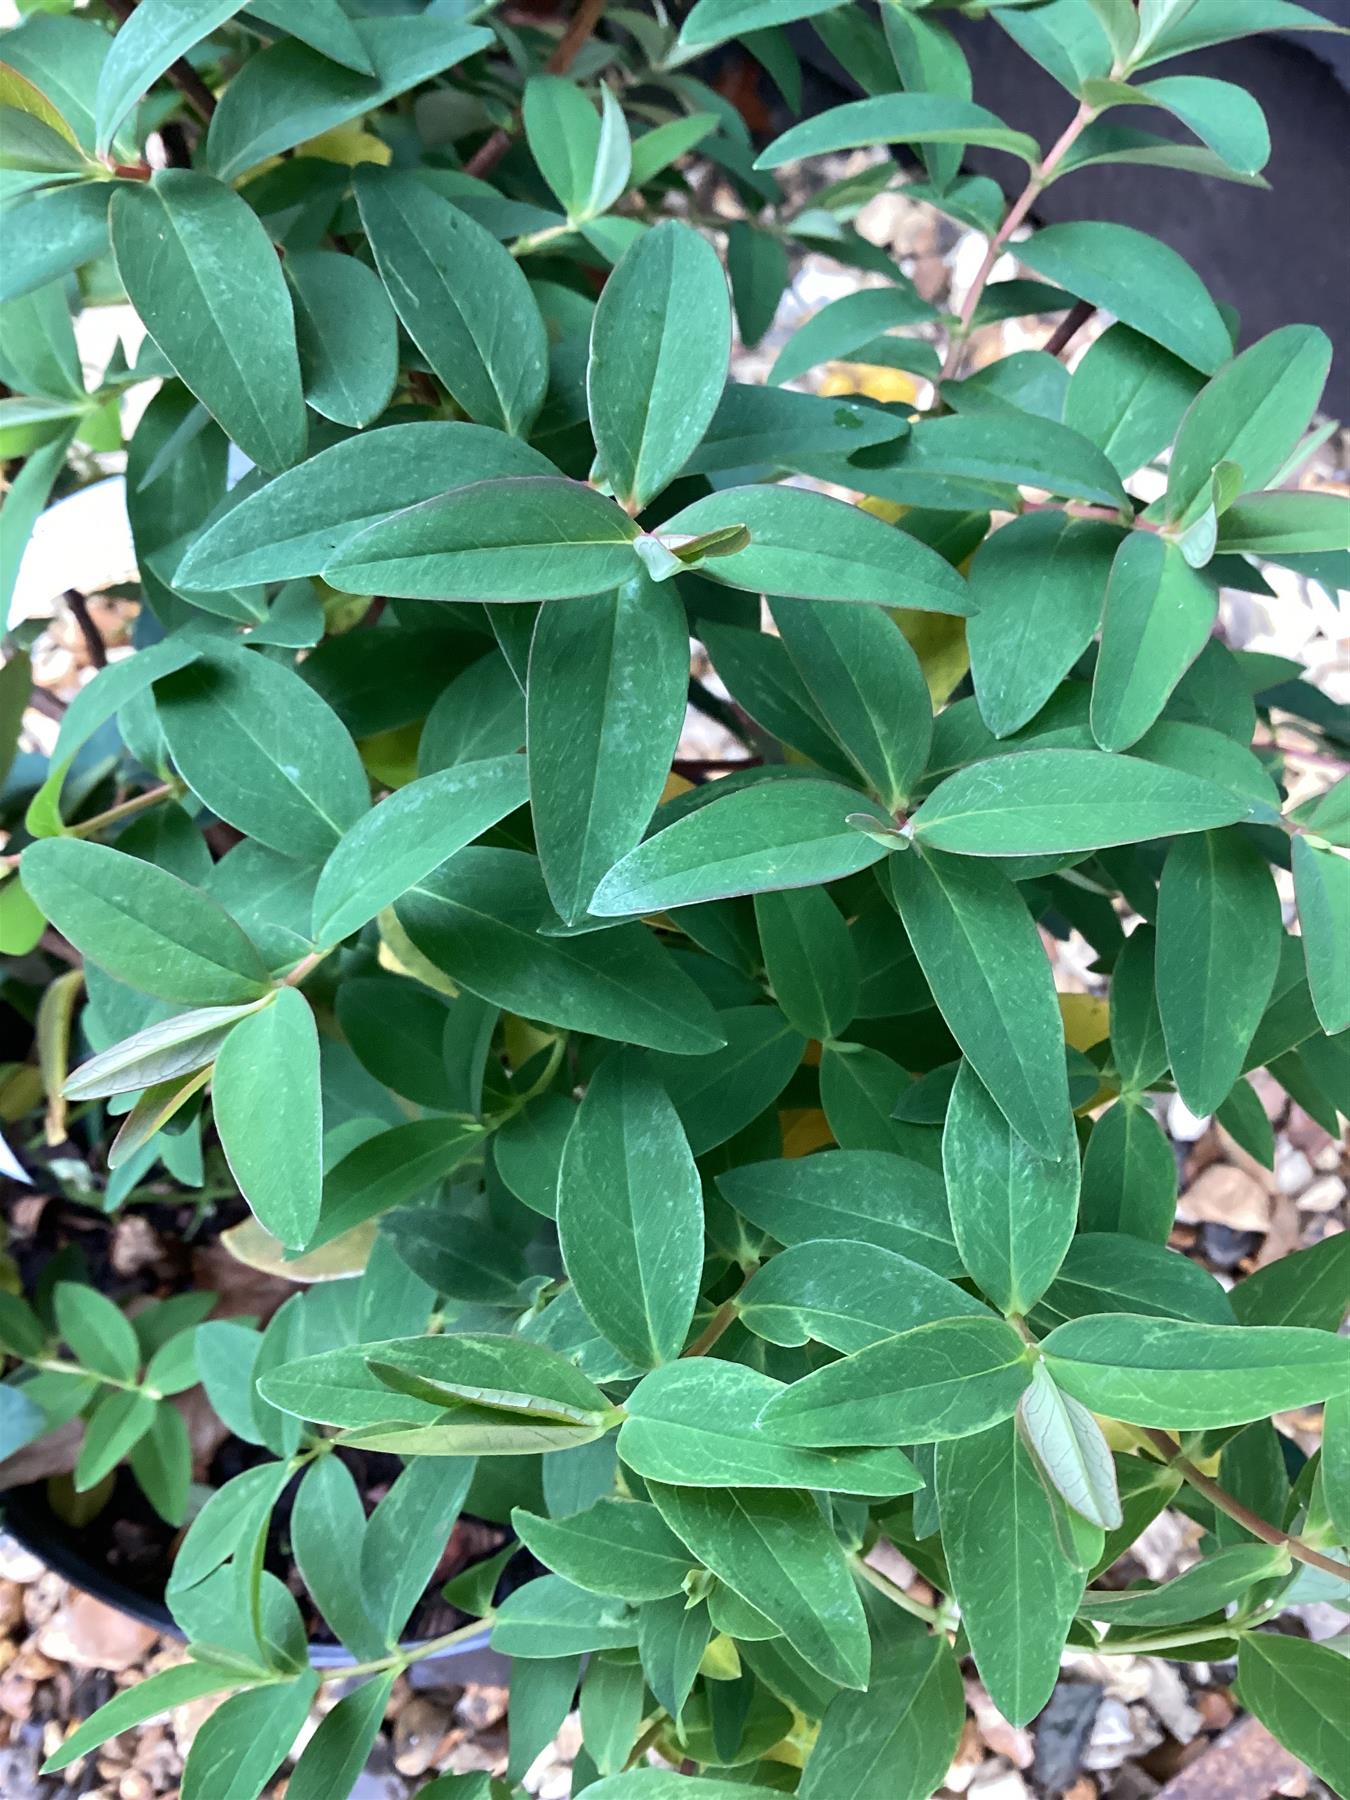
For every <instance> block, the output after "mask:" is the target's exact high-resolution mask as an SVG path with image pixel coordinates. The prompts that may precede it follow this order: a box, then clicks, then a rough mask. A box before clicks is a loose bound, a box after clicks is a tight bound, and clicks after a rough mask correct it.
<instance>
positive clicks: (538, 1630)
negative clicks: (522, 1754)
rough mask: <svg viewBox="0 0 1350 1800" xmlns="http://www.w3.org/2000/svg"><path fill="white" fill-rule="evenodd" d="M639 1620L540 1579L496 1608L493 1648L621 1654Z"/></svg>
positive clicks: (599, 1597) (614, 1605)
mask: <svg viewBox="0 0 1350 1800" xmlns="http://www.w3.org/2000/svg"><path fill="white" fill-rule="evenodd" d="M640 1616H641V1615H640V1614H639V1613H637V1612H636V1611H634V1609H633V1608H632V1607H631V1606H629V1604H628V1602H627V1601H626V1600H620V1599H619V1598H618V1597H617V1596H616V1595H613V1594H588V1593H586V1592H585V1590H584V1589H582V1588H578V1587H573V1585H572V1583H571V1582H570V1581H564V1580H563V1578H562V1576H561V1575H541V1576H539V1577H538V1578H537V1579H536V1580H534V1581H527V1582H526V1583H525V1585H524V1587H518V1588H517V1589H516V1590H515V1592H514V1593H512V1594H508V1595H507V1597H506V1599H505V1600H503V1601H502V1603H501V1605H500V1606H499V1607H498V1608H497V1616H496V1619H495V1620H494V1622H493V1626H492V1648H493V1649H494V1650H497V1651H500V1652H501V1654H502V1655H503V1656H518V1657H522V1658H525V1659H528V1660H543V1659H545V1658H553V1657H557V1656H584V1655H585V1654H586V1653H587V1652H589V1651H593V1650H626V1649H628V1648H630V1647H631V1646H632V1645H634V1644H636V1642H637V1635H638V1620H639V1618H640ZM738 1800H739V1796H738Z"/></svg>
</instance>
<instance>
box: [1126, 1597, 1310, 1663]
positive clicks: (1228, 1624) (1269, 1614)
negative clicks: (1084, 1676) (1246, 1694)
mask: <svg viewBox="0 0 1350 1800" xmlns="http://www.w3.org/2000/svg"><path fill="white" fill-rule="evenodd" d="M1278 1611H1279V1608H1278V1607H1275V1606H1268V1607H1266V1608H1264V1609H1263V1610H1262V1611H1261V1612H1257V1613H1253V1614H1252V1615H1251V1617H1250V1618H1248V1619H1225V1620H1224V1621H1223V1622H1222V1623H1220V1624H1218V1625H1196V1626H1194V1627H1192V1628H1191V1629H1190V1630H1187V1631H1173V1632H1170V1633H1168V1632H1163V1633H1161V1634H1160V1635H1159V1636H1157V1637H1144V1638H1129V1639H1126V1638H1122V1639H1121V1640H1120V1641H1119V1643H1114V1644H1113V1643H1112V1642H1111V1641H1110V1639H1109V1638H1108V1639H1107V1641H1106V1642H1105V1643H1102V1644H1096V1645H1094V1646H1093V1650H1092V1654H1093V1655H1094V1656H1152V1655H1153V1654H1154V1653H1155V1652H1156V1651H1159V1650H1181V1649H1184V1648H1185V1646H1186V1645H1187V1644H1208V1643H1211V1642H1212V1641H1213V1640H1214V1639H1215V1638H1216V1637H1236V1636H1237V1635H1238V1634H1239V1633H1240V1632H1244V1631H1253V1630H1255V1628H1256V1627H1257V1626H1258V1625H1264V1624H1265V1622H1266V1620H1267V1619H1273V1618H1274V1616H1275V1614H1276V1613H1277V1612H1278Z"/></svg>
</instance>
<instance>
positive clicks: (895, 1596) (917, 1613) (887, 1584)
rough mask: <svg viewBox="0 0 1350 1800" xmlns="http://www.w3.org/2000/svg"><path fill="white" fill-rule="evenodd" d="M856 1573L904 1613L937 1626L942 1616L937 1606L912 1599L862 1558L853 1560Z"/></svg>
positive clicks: (858, 1557) (857, 1557)
mask: <svg viewBox="0 0 1350 1800" xmlns="http://www.w3.org/2000/svg"><path fill="white" fill-rule="evenodd" d="M853 1569H854V1573H855V1574H857V1575H861V1576H862V1578H863V1580H864V1581H865V1582H867V1584H868V1586H869V1587H874V1588H875V1589H876V1590H877V1592H878V1593H879V1594H884V1595H885V1596H886V1598H887V1599H888V1600H889V1601H891V1602H892V1603H893V1604H894V1605H896V1606H898V1607H900V1608H901V1610H902V1611H903V1612H907V1613H912V1614H913V1615H914V1617H915V1618H916V1619H922V1620H923V1621H924V1623H925V1624H926V1625H936V1624H938V1623H939V1621H940V1620H941V1617H942V1615H941V1614H940V1613H939V1611H938V1609H937V1608H936V1607H935V1606H925V1605H924V1603H923V1601H922V1600H914V1599H912V1598H911V1597H910V1596H909V1595H908V1594H907V1593H906V1592H905V1590H904V1589H903V1588H902V1587H897V1585H896V1584H895V1582H893V1581H892V1580H891V1579H890V1577H889V1576H886V1575H883V1574H882V1572H881V1570H880V1569H874V1568H873V1567H872V1565H871V1563H869V1562H867V1561H866V1560H865V1559H864V1558H863V1557H861V1556H855V1557H854V1558H853Z"/></svg>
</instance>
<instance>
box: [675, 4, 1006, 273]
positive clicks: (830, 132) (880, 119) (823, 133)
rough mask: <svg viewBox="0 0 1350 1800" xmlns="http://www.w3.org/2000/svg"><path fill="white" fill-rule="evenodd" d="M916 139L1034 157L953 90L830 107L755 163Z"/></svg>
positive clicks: (776, 163)
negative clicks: (972, 145)
mask: <svg viewBox="0 0 1350 1800" xmlns="http://www.w3.org/2000/svg"><path fill="white" fill-rule="evenodd" d="M705 3H706V0H705ZM686 29H687V27H686ZM918 143H922V144H977V145H980V146H983V147H985V148H988V149H991V150H1007V151H1009V152H1010V153H1011V154H1012V155H1014V156H1017V157H1020V158H1021V159H1022V160H1023V161H1024V162H1027V163H1033V162H1035V161H1036V158H1037V156H1038V155H1039V151H1038V149H1037V145H1036V141H1035V139H1034V138H1029V137H1028V136H1027V135H1026V133H1025V132H1024V131H1014V130H1013V129H1012V127H1011V126H1009V125H1005V124H1004V123H1003V121H1002V119H1000V118H998V117H997V115H996V114H994V113H991V112H989V111H988V110H987V109H986V108H985V107H983V106H976V105H975V104H974V102H973V101H970V100H965V99H960V98H958V97H957V96H956V95H954V94H878V95H876V96H874V97H873V98H872V99H870V100H855V101H853V102H851V103H850V104H849V105H847V106H836V107H832V108H831V109H830V110H829V111H828V112H823V113H819V114H817V115H816V117H815V118H813V119H807V120H805V121H804V122H803V123H802V124H800V125H794V126H793V127H792V128H791V130H790V131H785V132H784V133H783V135H782V136H781V137H778V138H775V139H774V141H773V142H772V143H771V144H770V145H769V147H768V149H767V150H766V151H764V153H763V154H762V155H761V156H760V158H759V160H758V162H757V163H756V164H755V167H756V168H757V169H780V168H782V166H783V164H784V163H789V162H796V161H798V160H799V159H800V158H802V157H805V156H825V155H828V154H829V153H831V152H832V151H836V150H856V149H859V148H861V147H862V146H865V145H866V146H870V145H873V144H918ZM1024 260H1025V259H1024Z"/></svg>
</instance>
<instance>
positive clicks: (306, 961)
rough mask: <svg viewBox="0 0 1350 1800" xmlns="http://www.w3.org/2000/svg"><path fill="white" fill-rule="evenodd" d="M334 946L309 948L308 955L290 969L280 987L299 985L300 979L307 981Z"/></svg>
mask: <svg viewBox="0 0 1350 1800" xmlns="http://www.w3.org/2000/svg"><path fill="white" fill-rule="evenodd" d="M336 947H337V946H336V945H334V944H330V945H329V946H328V947H327V949H325V950H311V951H310V953H309V955H308V956H305V957H302V958H301V959H300V961H299V962H298V963H297V964H296V965H295V967H294V968H293V969H292V970H291V972H290V974H289V975H288V976H287V977H286V979H285V980H284V981H283V982H282V984H281V985H282V987H299V986H300V983H301V982H302V981H307V980H308V979H309V977H310V976H311V975H312V974H313V973H314V971H315V969H317V968H318V966H319V964H320V963H321V962H322V961H323V959H324V957H325V956H329V955H331V954H332V952H333V950H334V949H336Z"/></svg>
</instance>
